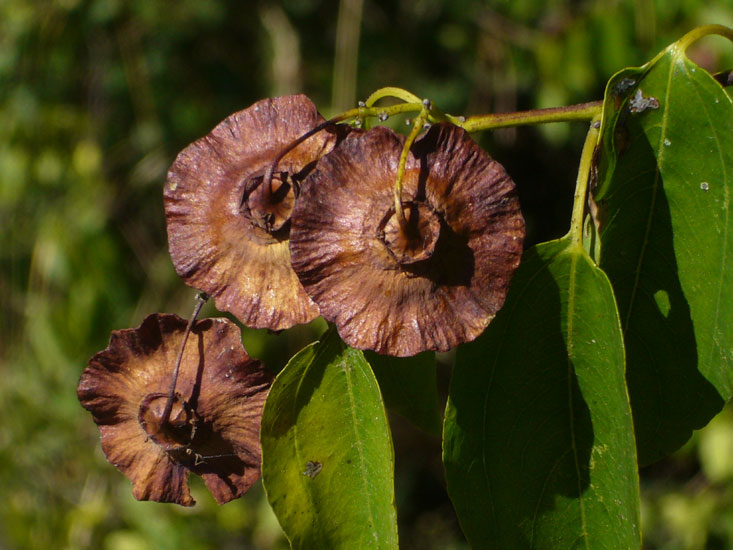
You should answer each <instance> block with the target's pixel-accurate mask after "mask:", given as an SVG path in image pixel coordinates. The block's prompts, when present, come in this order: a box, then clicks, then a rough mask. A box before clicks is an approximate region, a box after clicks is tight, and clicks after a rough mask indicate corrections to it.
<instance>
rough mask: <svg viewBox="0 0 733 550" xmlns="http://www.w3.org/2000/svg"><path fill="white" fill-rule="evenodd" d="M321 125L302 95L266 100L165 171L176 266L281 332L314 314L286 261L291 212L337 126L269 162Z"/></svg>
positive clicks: (222, 304)
mask: <svg viewBox="0 0 733 550" xmlns="http://www.w3.org/2000/svg"><path fill="white" fill-rule="evenodd" d="M324 122H325V121H324V119H323V118H322V117H321V116H320V115H319V114H318V112H317V110H316V108H315V106H314V105H313V103H312V102H311V101H310V100H309V99H308V98H307V97H305V96H303V95H294V96H285V97H278V98H274V99H265V100H262V101H259V102H257V103H255V104H254V105H252V106H251V107H249V108H247V109H245V110H243V111H240V112H238V113H234V114H233V115H231V116H229V117H228V118H226V119H225V120H224V121H223V122H221V123H220V124H219V125H218V126H216V128H214V129H213V130H212V131H211V133H210V134H208V135H206V136H205V137H203V138H201V139H199V140H198V141H195V142H194V143H192V144H191V145H189V146H188V147H186V148H185V149H184V150H183V151H182V152H181V153H180V154H179V155H178V157H177V158H176V160H175V162H174V163H173V165H172V166H171V168H170V170H169V172H168V182H167V184H166V186H165V190H164V193H163V196H164V203H165V212H166V221H167V225H168V246H169V249H170V254H171V258H172V259H173V264H174V265H175V268H176V272H177V273H178V274H179V275H180V276H181V277H182V278H183V279H184V281H185V282H186V283H187V284H188V285H190V286H192V287H194V288H196V289H198V290H202V291H204V292H206V293H207V294H209V295H210V296H211V297H212V298H213V299H214V303H215V304H216V307H217V308H219V309H220V310H222V311H229V312H231V313H233V314H234V315H235V316H236V317H237V318H238V319H239V320H240V321H242V323H244V324H245V325H247V326H249V327H253V328H269V329H272V330H282V329H286V328H289V327H291V326H293V325H295V324H299V323H306V322H308V321H311V320H313V319H314V318H316V317H317V316H318V308H317V306H316V305H315V304H314V303H313V302H312V301H311V299H310V298H309V297H308V295H307V294H306V293H305V291H304V290H303V288H302V286H301V285H300V282H299V281H298V278H297V277H296V275H295V273H294V272H293V270H292V268H291V266H290V252H289V250H288V235H289V231H290V223H289V219H290V213H291V211H292V208H293V205H294V203H295V197H296V195H297V192H298V185H299V182H300V180H301V179H302V178H303V177H304V176H305V175H306V174H307V173H308V172H309V171H310V170H312V168H313V166H314V164H315V162H316V161H317V160H318V159H319V158H320V157H322V156H323V155H324V154H326V153H327V152H328V151H330V150H331V149H332V148H333V146H334V144H335V143H336V141H337V135H336V133H337V128H336V127H335V126H331V127H329V128H326V129H324V130H322V131H319V132H317V133H315V134H314V135H313V136H311V137H309V138H308V139H306V140H305V141H303V142H302V143H301V144H299V145H298V146H297V147H295V148H293V149H292V150H291V151H289V152H287V154H285V155H284V157H283V158H282V159H281V160H280V161H279V162H277V165H276V166H274V165H273V161H275V160H276V159H277V157H278V156H279V155H281V154H282V153H283V152H284V151H285V150H286V148H287V147H288V146H289V145H291V144H292V143H293V142H294V141H295V140H296V139H297V138H299V137H301V136H303V135H304V134H306V133H307V132H309V131H311V130H313V129H314V128H316V127H317V126H319V125H320V124H322V123H324ZM341 128H342V127H339V129H338V131H341ZM273 168H274V170H273ZM268 170H269V171H270V173H269V174H268Z"/></svg>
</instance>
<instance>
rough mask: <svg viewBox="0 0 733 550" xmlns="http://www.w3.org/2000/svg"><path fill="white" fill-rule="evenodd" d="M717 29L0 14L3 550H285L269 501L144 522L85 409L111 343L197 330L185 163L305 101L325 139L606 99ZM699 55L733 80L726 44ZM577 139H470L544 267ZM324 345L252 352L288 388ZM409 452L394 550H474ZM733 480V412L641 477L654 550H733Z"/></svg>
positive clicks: (409, 5) (596, 22) (662, 0)
mask: <svg viewBox="0 0 733 550" xmlns="http://www.w3.org/2000/svg"><path fill="white" fill-rule="evenodd" d="M705 23H722V24H726V25H729V26H733V0H720V1H718V2H715V3H710V2H703V1H702V0H611V1H609V0H595V1H581V0H575V1H559V0H554V1H553V0H549V1H546V0H495V1H493V2H481V1H478V0H341V1H337V0H285V1H283V2H279V3H274V2H267V1H264V0H260V1H248V2H240V1H235V0H222V1H208V2H202V1H200V0H178V1H176V2H171V1H166V0H58V1H44V0H35V1H33V0H0V235H1V236H2V239H1V240H0V404H1V405H2V408H1V409H0V410H1V411H2V413H1V414H0V549H16V548H17V549H37V548H54V549H55V548H60V549H82V548H91V549H104V550H146V549H174V548H186V549H194V550H196V549H202V550H203V549H214V548H216V549H229V548H253V549H266V548H286V547H287V543H286V541H285V539H284V537H283V535H282V532H281V531H280V528H279V526H278V524H277V521H276V519H275V518H274V517H273V515H272V513H271V512H270V510H269V507H268V506H267V504H266V501H265V499H264V496H263V492H262V489H261V487H259V486H258V487H256V488H255V489H254V490H253V491H252V492H251V493H250V494H248V495H247V496H245V497H244V498H242V499H240V500H238V501H235V502H232V503H230V504H227V505H225V506H222V507H218V506H217V505H216V504H215V503H214V501H213V499H212V498H211V497H210V495H209V494H208V493H207V492H206V490H205V488H204V487H203V485H202V484H201V483H200V482H199V481H198V480H193V492H194V496H195V498H196V500H197V501H198V504H197V506H195V507H194V508H192V509H184V508H181V507H176V506H173V505H161V504H156V503H139V502H136V501H134V500H133V498H132V496H131V486H130V483H129V482H128V480H127V479H126V478H125V477H124V476H122V475H121V474H120V473H119V472H117V470H116V469H115V468H114V467H112V466H111V465H109V464H108V463H107V462H106V460H105V458H104V456H103V454H102V452H101V449H100V446H99V437H98V432H97V430H96V427H95V426H94V424H93V422H92V419H91V415H89V413H87V412H86V411H84V410H83V409H82V408H81V406H80V405H79V404H78V402H77V399H76V393H75V389H76V384H77V382H78V379H79V375H80V373H81V371H82V370H83V368H84V367H85V365H86V362H87V360H88V358H89V357H90V356H91V355H92V354H93V353H95V352H97V351H99V350H101V349H103V348H105V347H106V346H107V343H108V339H109V333H110V331H111V330H114V329H120V328H127V327H136V326H138V325H139V324H140V322H141V321H142V319H143V318H144V317H145V316H146V315H147V314H149V313H152V312H156V311H163V312H174V313H178V314H180V315H182V316H188V315H189V313H190V310H191V308H192V306H193V298H194V291H193V290H192V289H190V288H188V287H186V286H185V285H184V284H183V283H182V282H181V281H180V280H179V279H178V278H177V276H176V275H175V272H174V270H173V268H172V265H171V262H170V259H169V256H168V252H167V244H166V232H165V222H164V216H163V206H162V196H161V193H162V186H163V183H164V181H165V175H166V170H167V168H168V166H169V165H170V163H171V162H172V161H173V159H174V157H175V155H176V153H177V152H178V151H179V150H180V149H182V148H183V147H184V146H185V145H187V144H188V143H189V142H191V141H193V140H194V139H197V138H198V137H200V136H202V135H204V134H205V133H207V132H208V131H209V130H210V129H211V128H212V127H213V126H214V125H215V124H216V123H218V122H219V121H220V120H221V119H223V118H224V117H225V116H227V115H228V114H230V113H231V112H233V111H236V110H239V109H242V108H244V107H247V106H248V105H250V104H251V103H253V102H254V101H256V100H258V99H260V98H262V97H266V96H273V95H281V94H288V93H295V92H304V93H306V94H308V95H309V96H310V97H311V98H312V99H313V100H314V101H315V103H316V104H317V105H318V107H319V109H320V110H321V112H322V113H323V114H324V115H325V116H327V117H328V116H330V115H334V114H336V113H338V112H340V111H341V110H344V109H346V108H349V107H351V106H354V105H355V102H356V101H357V100H358V99H365V98H366V96H367V95H369V93H371V92H372V91H373V90H375V89H376V88H379V87H382V86H387V85H392V86H401V87H405V88H407V89H409V90H411V91H413V92H414V93H416V94H417V95H418V96H420V97H428V98H430V99H431V100H432V101H433V102H434V103H435V104H437V105H438V106H439V107H440V108H442V109H443V110H445V111H448V112H451V113H453V114H467V115H470V114H479V113H488V112H501V111H512V110H518V109H528V108H534V107H549V106H557V105H563V104H568V103H576V102H584V101H589V100H594V99H600V98H601V97H602V94H603V88H604V83H605V81H606V80H607V79H608V78H609V77H610V76H611V75H612V74H613V73H614V72H615V71H617V70H618V69H621V68H622V67H625V66H629V65H639V64H642V63H644V62H645V61H646V60H648V59H650V58H651V57H652V56H653V55H654V54H655V53H656V52H657V51H658V50H660V49H661V48H663V47H664V46H666V45H667V44H668V43H670V42H672V41H674V40H676V39H677V38H679V37H680V36H682V35H683V34H684V33H685V32H687V31H688V30H690V29H691V28H693V27H695V26H697V25H700V24H705ZM693 55H694V56H695V58H696V59H697V60H698V61H699V62H700V63H701V64H703V65H704V66H706V67H709V68H711V69H715V70H718V69H729V68H731V67H733V47H732V46H731V45H730V44H726V43H725V42H724V41H723V40H722V39H720V40H717V39H714V38H712V39H706V40H705V41H704V42H703V43H702V44H701V45H700V47H698V48H696V49H695V51H694V52H693ZM398 124H399V125H400V126H402V127H403V128H404V125H402V124H401V122H399V121H398ZM584 134H585V127H584V125H582V124H580V125H555V126H548V127H544V128H525V129H510V130H502V131H498V132H495V133H493V134H488V133H486V134H485V135H477V136H475V137H476V139H477V140H479V141H480V143H481V144H482V145H483V146H484V147H485V148H486V149H487V150H488V151H489V152H490V153H491V154H492V155H493V156H495V157H496V158H497V159H498V160H499V161H500V162H502V163H503V164H504V165H505V166H506V167H507V169H508V171H509V173H510V174H512V175H513V177H514V179H515V181H516V182H517V184H518V187H519V191H520V196H521V199H522V205H523V208H524V210H525V214H526V217H527V224H528V241H529V242H528V244H533V243H536V242H539V241H544V240H548V239H550V238H554V237H558V236H561V235H562V234H564V233H565V232H566V230H567V228H568V224H569V219H570V210H571V201H572V186H573V185H574V178H575V170H576V166H577V161H578V158H579V156H580V150H581V146H582V140H583V136H584ZM207 308H209V309H207V310H206V311H205V312H204V315H217V313H216V312H215V311H214V310H213V308H211V306H207ZM319 329H322V324H319V323H315V324H314V325H313V326H310V327H303V328H300V329H297V330H293V331H288V332H287V333H283V334H280V335H271V334H267V333H265V332H259V331H246V332H245V344H246V345H247V347H248V349H249V350H250V352H251V353H252V355H255V356H257V357H261V358H264V359H265V360H266V361H267V363H268V366H270V367H271V368H273V369H275V370H278V369H279V368H281V367H282V366H283V365H284V363H285V361H286V360H287V358H288V357H289V356H290V355H292V354H293V353H295V352H296V351H297V350H299V349H300V348H301V347H302V346H303V345H305V344H307V343H308V342H310V341H311V340H312V339H313V338H314V334H315V333H316V332H317V331H318V330H319ZM449 363H450V356H446V357H443V358H442V364H441V367H440V376H439V380H440V382H441V386H442V388H443V391H444V390H445V385H446V383H447V378H448V375H449V368H450V365H449ZM394 430H395V432H396V433H395V444H396V447H397V448H396V453H397V466H396V467H397V472H396V486H397V502H398V507H399V513H398V515H399V518H400V534H401V544H402V548H406V549H410V548H415V549H417V548H420V549H433V548H434V549H461V548H466V543H465V541H464V539H463V537H462V535H461V533H460V529H459V528H458V525H457V522H456V519H455V515H454V513H453V511H452V508H451V506H450V503H449V501H448V500H447V497H446V494H445V490H444V487H443V485H444V482H443V479H442V473H441V469H440V443H439V441H438V440H436V439H433V438H431V437H429V436H427V435H424V434H422V433H421V432H420V431H419V430H417V429H416V428H413V427H412V426H410V425H409V424H407V423H406V422H404V421H401V420H400V418H399V417H396V416H395V417H394ZM732 458H733V410H732V409H726V410H725V411H724V413H723V414H721V415H720V416H719V417H717V418H716V419H715V420H713V422H712V423H711V424H710V425H709V426H708V427H707V428H705V429H704V430H702V431H700V432H698V433H696V434H695V436H694V437H693V439H692V440H691V441H690V442H689V443H688V444H687V445H686V446H685V447H684V448H683V449H682V450H680V451H679V452H678V453H676V454H675V455H674V456H672V457H670V458H668V459H665V460H663V461H662V462H660V463H657V464H655V465H653V466H651V467H648V468H645V469H643V470H642V487H643V526H644V532H645V547H646V548H648V549H664V550H673V549H682V550H695V549H704V548H708V549H724V548H733V460H731V459H732Z"/></svg>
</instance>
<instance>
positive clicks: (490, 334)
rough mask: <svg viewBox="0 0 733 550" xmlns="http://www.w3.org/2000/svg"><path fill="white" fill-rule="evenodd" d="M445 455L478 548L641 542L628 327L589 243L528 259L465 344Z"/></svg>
mask: <svg viewBox="0 0 733 550" xmlns="http://www.w3.org/2000/svg"><path fill="white" fill-rule="evenodd" d="M444 461H445V468H446V478H447V481H448V492H449V494H450V496H451V499H452V500H453V504H454V505H455V508H456V512H457V514H458V517H459V520H460V522H461V527H462V528H463V531H464V533H465V534H466V536H467V538H468V540H469V542H470V543H471V545H472V547H473V548H474V549H478V548H496V549H501V550H505V549H509V548H511V549H512V550H517V549H529V548H533V549H535V548H536V549H546V548H587V549H591V548H592V549H594V550H596V549H608V550H617V549H619V548H623V549H624V550H633V549H638V548H640V545H641V540H640V532H639V485H638V477H637V469H636V454H635V449H634V436H633V432H632V421H631V413H630V407H629V402H628V397H627V394H626V386H625V381H624V351H623V342H622V337H621V329H620V327H619V321H618V316H617V312H616V305H615V302H614V298H613V293H612V291H611V285H610V283H609V282H608V279H607V278H606V277H605V275H604V274H603V272H602V271H600V270H599V269H598V268H597V267H595V266H594V265H593V263H592V262H591V260H590V258H589V257H588V256H587V254H586V252H585V251H584V250H583V249H582V247H581V245H580V244H578V243H573V242H572V241H571V240H570V239H569V238H564V239H561V240H559V241H552V242H549V243H544V244H541V245H539V246H537V247H535V248H532V249H530V250H528V251H527V252H525V255H524V257H523V259H522V263H521V264H520V266H519V269H518V270H517V273H516V274H515V276H514V280H513V281H512V286H511V289H510V290H509V294H508V296H507V301H506V304H505V305H504V307H503V308H502V310H501V311H500V312H499V314H498V315H497V316H496V318H495V319H494V320H493V321H492V323H491V324H490V325H489V327H488V329H487V330H486V332H485V333H484V334H483V335H482V336H481V337H480V338H479V339H477V340H476V341H475V342H473V343H471V344H468V345H466V346H463V347H461V348H459V350H458V353H457V358H456V366H455V369H454V372H453V379H452V381H451V388H450V395H449V400H448V406H447V409H446V419H445V427H444Z"/></svg>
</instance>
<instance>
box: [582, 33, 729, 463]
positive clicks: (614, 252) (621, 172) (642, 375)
mask: <svg viewBox="0 0 733 550" xmlns="http://www.w3.org/2000/svg"><path fill="white" fill-rule="evenodd" d="M708 30H709V31H716V32H725V29H723V28H722V27H712V28H708ZM689 36H690V35H688V37H689ZM688 42H689V38H683V39H682V40H681V41H680V42H678V43H675V44H673V45H672V46H670V47H669V48H667V49H666V50H664V51H663V52H662V53H661V54H660V55H659V56H657V57H656V58H655V59H654V60H652V61H651V62H649V63H648V64H647V65H644V66H643V67H641V68H638V69H626V70H624V71H622V72H621V73H619V74H617V75H616V76H614V78H612V79H611V81H610V82H609V84H608V88H607V92H606V98H605V104H604V126H603V130H602V133H603V149H602V153H601V156H600V177H599V188H598V190H597V192H596V201H597V203H598V208H599V212H598V220H599V223H600V238H601V262H600V266H601V268H602V269H603V270H604V271H605V272H606V273H607V274H608V277H609V279H610V280H611V283H612V285H613V288H614V292H615V294H616V298H617V301H618V308H619V313H620V317H621V325H622V329H623V331H624V340H625V343H626V357H627V378H628V384H629V393H630V397H631V405H632V409H633V412H634V422H635V430H636V436H637V442H638V446H639V451H638V452H639V459H640V462H642V463H649V462H653V461H654V460H656V459H658V458H660V457H661V456H664V455H665V454H667V453H669V452H671V451H673V450H675V449H676V448H678V447H679V446H680V445H682V444H683V443H684V442H685V441H686V440H687V439H688V438H689V437H690V434H691V431H692V430H693V429H696V428H700V427H702V426H704V425H705V424H706V423H707V422H708V421H709V420H710V419H711V418H712V417H713V416H714V415H715V414H716V413H717V412H718V411H719V410H720V409H721V407H722V406H723V404H724V402H725V401H727V400H728V399H729V398H730V396H731V376H730V369H731V366H733V265H732V264H731V258H733V239H732V238H731V237H732V235H733V225H732V222H731V205H730V193H731V183H732V179H733V131H731V128H733V103H731V98H730V96H729V95H728V94H727V93H726V92H725V90H724V89H723V88H722V87H721V85H720V84H719V83H718V82H717V81H715V80H714V79H713V77H712V76H711V75H710V74H709V73H707V72H706V71H705V70H703V69H701V68H700V67H698V66H697V65H695V64H694V63H693V62H691V61H690V60H689V59H688V58H687V57H686V55H685V48H686V46H687V45H688Z"/></svg>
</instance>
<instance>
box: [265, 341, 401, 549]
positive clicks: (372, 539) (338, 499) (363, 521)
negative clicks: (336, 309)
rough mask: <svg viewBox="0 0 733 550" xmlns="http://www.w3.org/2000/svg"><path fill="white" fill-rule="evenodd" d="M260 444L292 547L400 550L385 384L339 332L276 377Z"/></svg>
mask: <svg viewBox="0 0 733 550" xmlns="http://www.w3.org/2000/svg"><path fill="white" fill-rule="evenodd" d="M260 437H261V441H262V479H263V483H264V486H265V491H266V492H267V498H268V500H269V502H270V505H271V506H272V508H273V510H274V511H275V515H276V516H277V518H278V520H279V521H280V525H282V527H283V530H284V531H285V533H286V535H287V536H288V539H289V540H290V543H291V545H292V547H293V548H296V549H310V548H313V549H319V550H322V549H329V548H334V549H336V548H337V549H343V548H355V549H356V548H385V549H394V548H397V521H396V514H395V508H394V474H393V470H394V456H393V450H392V440H391V436H390V431H389V425H388V424H387V416H386V413H385V410H384V405H383V403H382V398H381V395H380V393H379V386H378V385H377V381H376V379H375V378H374V375H373V374H372V371H371V369H370V368H369V364H368V363H367V362H366V360H365V359H364V355H363V354H362V352H361V351H358V350H354V349H351V348H349V347H348V346H346V344H344V343H343V342H342V341H341V339H340V338H339V337H338V335H337V334H336V331H335V330H334V329H331V330H329V331H328V332H327V333H326V334H325V335H324V336H323V337H322V340H321V341H320V342H317V343H315V344H312V345H310V346H308V347H307V348H305V349H304V350H302V351H301V352H299V353H298V354H297V355H295V357H293V358H292V359H291V360H290V362H289V363H288V364H287V366H286V367H285V368H284V369H283V370H282V372H280V374H279V375H278V376H277V378H276V379H275V381H274V383H273V385H272V388H271V390H270V394H269V396H268V398H267V402H266V404H265V410H264V413H263V417H262V428H261V436H260Z"/></svg>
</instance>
